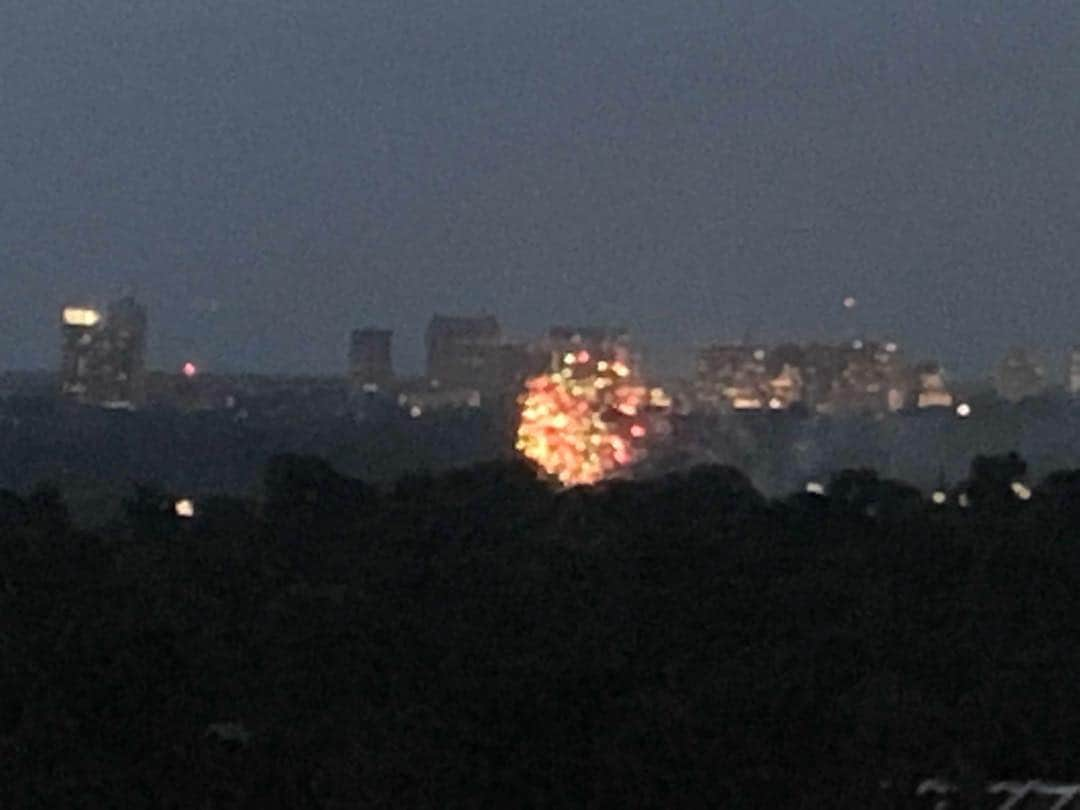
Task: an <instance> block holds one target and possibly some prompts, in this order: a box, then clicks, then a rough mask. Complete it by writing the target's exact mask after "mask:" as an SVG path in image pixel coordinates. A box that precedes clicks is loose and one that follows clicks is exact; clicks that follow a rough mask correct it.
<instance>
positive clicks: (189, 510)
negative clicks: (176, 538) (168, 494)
mask: <svg viewBox="0 0 1080 810" xmlns="http://www.w3.org/2000/svg"><path fill="white" fill-rule="evenodd" d="M174 508H175V510H176V516H177V517H179V518H184V519H185V520H188V519H190V518H193V517H195V502H194V501H192V500H191V499H190V498H181V499H180V500H178V501H177V502H176V504H175V507H174Z"/></svg>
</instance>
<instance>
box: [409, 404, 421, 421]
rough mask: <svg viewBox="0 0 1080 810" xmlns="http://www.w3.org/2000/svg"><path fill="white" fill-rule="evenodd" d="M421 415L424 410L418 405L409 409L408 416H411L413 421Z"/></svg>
mask: <svg viewBox="0 0 1080 810" xmlns="http://www.w3.org/2000/svg"><path fill="white" fill-rule="evenodd" d="M423 415H424V409H423V408H421V407H420V406H419V405H413V406H412V407H411V408H409V416H411V417H412V418H413V419H419V418H420V417H421V416H423Z"/></svg>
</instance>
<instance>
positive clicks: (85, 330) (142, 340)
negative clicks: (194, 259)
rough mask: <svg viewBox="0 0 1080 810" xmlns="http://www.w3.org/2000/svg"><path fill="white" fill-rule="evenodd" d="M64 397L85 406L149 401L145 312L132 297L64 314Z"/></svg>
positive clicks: (130, 405)
mask: <svg viewBox="0 0 1080 810" xmlns="http://www.w3.org/2000/svg"><path fill="white" fill-rule="evenodd" d="M61 329H62V340H63V345H62V354H61V361H60V379H61V393H62V394H64V395H65V396H67V397H70V398H71V399H73V400H75V401H76V402H79V403H81V404H84V405H97V406H100V407H106V408H137V407H139V406H141V405H142V404H143V403H144V402H145V398H146V331H147V318H146V310H145V309H144V308H143V307H142V306H140V305H139V304H138V303H137V302H136V301H135V300H134V299H133V298H130V297H127V298H122V299H120V300H119V301H116V302H115V303H113V304H111V305H110V306H109V308H108V311H107V312H106V313H104V314H103V313H101V312H100V311H99V310H97V309H94V308H92V307H65V308H64V311H63V313H62V316H61Z"/></svg>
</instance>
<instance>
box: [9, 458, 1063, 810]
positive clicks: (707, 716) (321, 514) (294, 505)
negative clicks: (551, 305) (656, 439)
mask: <svg viewBox="0 0 1080 810" xmlns="http://www.w3.org/2000/svg"><path fill="white" fill-rule="evenodd" d="M992 484H993V482H992V481H991V482H990V484H987V485H986V486H985V487H984V488H983V489H981V490H980V489H978V488H977V487H976V488H974V489H973V490H972V491H973V492H975V493H977V494H978V497H977V498H976V500H975V502H974V505H973V507H972V508H970V509H967V510H960V509H959V508H955V507H946V508H944V509H936V510H935V509H933V508H932V507H930V506H927V505H924V504H923V503H922V502H921V501H920V500H919V499H918V498H917V497H915V498H913V497H912V493H911V492H910V491H908V490H906V489H905V488H903V487H901V486H899V485H886V484H883V483H881V482H877V481H875V479H873V478H872V476H865V475H852V476H849V477H848V478H847V479H845V480H842V481H839V482H836V484H835V485H834V488H833V492H834V494H833V496H832V497H830V498H812V497H799V498H794V499H791V500H789V501H786V502H783V503H779V502H767V501H765V500H764V499H762V498H761V497H760V496H759V495H758V494H757V493H756V492H754V490H753V489H752V488H751V487H750V485H749V483H748V482H747V481H746V480H745V479H743V478H742V477H741V476H740V475H739V474H738V473H735V472H734V471H731V470H727V469H706V470H697V471H694V472H693V473H690V474H687V475H683V476H680V477H677V478H669V479H664V480H661V481H657V482H653V483H647V484H646V483H643V484H619V485H615V486H611V487H607V488H604V489H598V490H593V491H573V492H569V493H563V494H558V495H557V494H555V493H553V492H551V491H549V490H548V489H547V488H546V487H544V486H543V485H541V484H540V483H538V482H537V481H535V479H534V478H533V477H532V475H531V473H530V472H529V471H528V470H524V469H520V468H516V467H506V466H491V467H482V468H476V469H473V470H469V471H466V472H461V473H454V474H450V475H444V476H440V477H438V478H431V479H427V478H414V479H409V480H404V481H402V482H400V483H399V484H398V486H397V487H396V488H395V489H394V490H393V491H392V492H382V493H379V492H375V491H373V490H371V489H369V488H368V487H366V486H364V485H362V484H360V483H358V482H355V481H351V480H349V479H345V478H340V477H338V476H336V475H335V474H334V473H333V472H332V471H330V470H329V469H327V468H325V467H323V466H322V465H320V464H319V463H318V462H314V461H312V460H305V459H284V460H278V461H277V462H275V463H274V464H273V465H272V466H271V469H270V470H269V471H268V474H267V484H266V493H265V498H264V500H263V501H262V502H260V503H259V504H258V505H254V504H247V503H243V502H240V501H231V500H218V501H214V502H209V503H205V504H200V510H199V515H198V517H197V518H196V519H195V520H193V521H181V520H179V519H176V518H174V517H173V516H172V515H170V514H169V512H168V511H166V510H165V509H163V508H160V507H163V506H164V505H166V504H167V503H168V500H167V499H164V498H163V497H161V496H159V495H157V494H156V493H153V492H151V491H149V490H144V491H142V492H141V493H140V495H139V496H138V497H137V498H135V499H133V501H132V502H131V504H130V505H129V514H128V518H127V520H126V522H125V523H124V524H123V525H118V526H116V527H115V528H114V529H113V530H112V531H111V532H110V533H108V534H107V535H106V536H100V537H99V536H91V535H87V534H82V533H79V532H76V531H74V530H72V529H70V528H69V526H68V524H67V522H66V519H65V518H66V516H65V513H64V509H63V506H62V504H61V503H60V502H58V500H57V498H56V496H55V494H53V493H50V492H48V491H41V492H38V493H37V494H35V495H34V496H33V497H31V498H29V499H25V500H20V499H16V498H14V497H11V496H6V497H3V498H0V807H2V808H39V807H40V808H58V807H81V808H116V807H124V808H139V807H148V808H149V807H153V808H159V807H166V808H260V809H262V808H296V809H297V810H302V809H303V808H350V810H351V809H352V808H364V807H393V808H413V807H417V808H420V807H431V808H457V807H469V808H473V807H475V808H489V807H490V808H509V807H535V808H551V807H568V808H570V807H658V808H663V807H716V808H721V807H725V808H726V807H755V808H758V807H759V808H781V807H783V808H821V807H834V808H848V807H851V808H856V807H857V808H867V807H929V806H932V803H930V802H926V801H921V800H916V799H915V798H914V792H915V786H916V785H917V784H918V782H919V781H921V780H922V779H924V778H926V777H931V776H940V777H945V778H948V779H951V780H953V781H956V782H958V783H959V784H961V785H982V784H984V783H985V781H986V780H989V779H991V778H993V779H998V778H1019V779H1027V778H1037V777H1041V778H1048V779H1057V780H1066V781H1067V780H1070V779H1075V778H1077V777H1080V765H1078V764H1077V761H1076V758H1075V756H1074V755H1073V754H1074V751H1075V749H1076V741H1077V740H1078V739H1080V678H1078V673H1080V667H1078V664H1080V538H1078V537H1077V534H1076V530H1077V528H1080V520H1078V518H1077V515H1076V514H1074V513H1073V512H1072V511H1071V510H1072V509H1073V508H1074V507H1072V506H1071V503H1072V492H1073V490H1074V488H1075V477H1070V476H1068V475H1062V476H1058V477H1057V478H1056V479H1054V480H1053V481H1051V482H1048V484H1047V485H1045V486H1044V487H1042V488H1040V489H1039V490H1037V491H1036V493H1035V497H1034V498H1032V499H1031V500H1030V501H1029V502H1027V503H1021V502H1019V501H1017V500H1015V499H1010V498H1009V497H1008V496H1007V494H1006V493H1004V492H999V491H997V490H995V489H994V487H993V486H992ZM956 806H960V805H956Z"/></svg>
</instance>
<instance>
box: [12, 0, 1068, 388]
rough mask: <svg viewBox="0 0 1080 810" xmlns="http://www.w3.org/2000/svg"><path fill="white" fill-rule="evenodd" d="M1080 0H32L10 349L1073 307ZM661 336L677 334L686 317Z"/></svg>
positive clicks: (818, 324)
mask: <svg viewBox="0 0 1080 810" xmlns="http://www.w3.org/2000/svg"><path fill="white" fill-rule="evenodd" d="M1078 22H1080V4H1077V3H1076V2H1075V0H1054V1H1050V0H1046V1H1045V2H1044V1H1043V0H1023V1H1022V2H1021V1H1019V0H1018V1H1017V2H1001V1H1000V0H955V2H930V0H918V1H917V2H916V1H915V0H892V1H891V2H884V1H882V0H791V2H777V0H711V1H709V2H706V0H665V2H654V1H653V0H621V1H619V0H602V1H600V2H590V0H361V1H360V2H358V0H183V1H182V2H178V0H6V1H5V2H4V3H2V4H0V189H2V192H3V196H2V197H0V367H41V366H47V365H50V364H52V363H53V362H54V358H55V356H56V343H57V340H56V332H57V327H56V323H55V321H56V319H57V312H58V308H59V307H60V306H61V305H62V304H63V303H65V302H66V301H69V300H91V301H102V300H107V299H108V298H109V297H111V296H113V295H115V294H117V293H119V292H121V291H122V290H123V289H124V288H125V287H130V288H132V289H134V290H135V291H136V292H137V294H138V295H139V297H140V298H142V299H143V300H144V301H145V302H146V303H147V304H148V305H149V307H150V310H151V316H152V319H153V330H154V334H153V339H152V362H153V363H154V364H156V365H165V366H174V365H176V364H179V363H180V362H181V361H182V360H183V359H185V358H187V357H193V358H196V359H199V360H201V361H202V362H203V363H204V364H206V365H209V366H211V367H218V368H251V369H256V370H304V371H312V370H318V371H336V370H339V369H340V368H341V367H342V366H343V364H344V354H345V335H346V333H347V331H348V330H349V329H350V328H351V327H353V326H361V325H384V326H389V327H392V328H394V329H395V330H396V331H397V339H396V340H397V346H396V355H397V359H398V361H399V362H400V364H401V365H403V366H404V367H405V368H406V369H409V368H417V367H418V366H419V359H420V352H421V333H422V330H423V327H424V325H425V323H426V321H427V319H428V318H429V316H430V315H431V313H432V312H433V311H435V310H439V311H443V312H467V311H477V310H487V311H490V312H494V313H496V314H497V315H499V317H500V318H501V319H502V321H503V323H504V326H505V327H506V328H507V331H508V332H510V333H511V334H513V335H520V336H528V335H530V334H535V333H538V332H540V331H541V330H542V329H544V328H545V327H546V326H547V325H548V324H550V323H552V322H617V323H621V324H626V325H629V326H630V327H631V328H633V329H634V330H635V332H636V333H638V334H639V335H640V336H641V338H642V340H644V341H646V342H648V343H651V344H655V345H658V346H660V347H664V346H667V347H671V346H674V345H678V344H695V343H701V342H704V341H707V340H711V339H714V338H715V339H738V338H742V337H744V336H746V335H747V334H750V335H753V336H755V337H756V338H759V339H763V340H773V339H781V338H787V337H791V338H796V339H800V338H815V337H822V336H824V335H826V334H828V333H829V331H830V330H843V329H846V327H845V326H844V325H843V324H842V320H843V315H844V313H843V309H842V307H841V306H840V301H841V299H842V297H843V296H844V295H845V294H848V293H851V294H854V295H856V296H857V297H858V298H859V300H860V302H861V303H860V307H859V308H857V310H856V311H857V312H858V313H859V317H860V318H861V319H862V320H863V321H864V323H865V325H866V326H868V327H870V331H872V332H874V333H878V334H880V335H881V336H883V337H890V338H895V339H897V340H900V341H901V342H902V343H904V344H905V345H906V346H907V347H909V349H910V350H911V353H913V354H915V355H916V356H922V355H927V356H934V355H937V356H941V357H942V358H943V359H945V360H946V362H947V364H948V365H950V366H952V367H953V368H956V369H959V370H960V371H962V372H964V373H972V372H975V371H980V370H983V369H985V368H986V367H988V366H989V365H990V364H991V363H992V362H993V360H994V359H995V358H996V357H997V356H998V355H999V354H1000V353H1001V352H1002V351H1003V350H1004V349H1005V348H1006V347H1007V346H1008V345H1010V344H1013V343H1032V344H1042V345H1045V346H1046V347H1047V348H1049V349H1053V350H1060V348H1061V347H1063V346H1065V345H1067V344H1070V343H1072V342H1074V341H1076V342H1080V318H1078V316H1077V313H1080V272H1078V270H1080V263H1078V261H1080V252H1078V249H1080V228H1078V225H1080V137H1078V136H1080V46H1078V44H1077V43H1080V25H1078ZM669 350H670V349H669Z"/></svg>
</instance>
